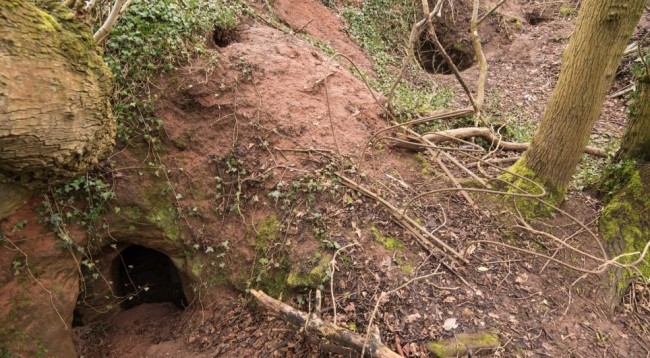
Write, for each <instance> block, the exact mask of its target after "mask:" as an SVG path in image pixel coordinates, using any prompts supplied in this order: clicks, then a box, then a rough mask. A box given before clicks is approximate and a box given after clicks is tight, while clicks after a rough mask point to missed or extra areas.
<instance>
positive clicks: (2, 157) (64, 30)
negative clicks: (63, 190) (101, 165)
mask: <svg viewBox="0 0 650 358" xmlns="http://www.w3.org/2000/svg"><path fill="white" fill-rule="evenodd" d="M89 30H90V29H88V28H87V27H86V26H84V25H83V24H80V23H79V22H78V21H76V19H75V18H74V14H73V13H72V12H70V11H69V10H68V9H65V8H63V7H58V8H56V9H54V10H53V11H52V13H51V14H48V13H46V12H44V11H42V10H40V9H39V8H37V7H35V6H34V5H33V4H31V2H29V1H18V0H10V1H2V2H0V33H2V38H3V41H0V184H2V190H3V191H5V192H6V191H7V190H9V191H10V190H12V189H11V188H12V187H13V188H15V189H16V192H25V189H26V188H27V189H35V188H40V187H44V186H47V185H50V184H54V183H57V182H61V181H63V180H66V179H68V178H72V177H76V176H78V175H79V174H81V173H83V172H86V171H88V170H89V169H91V168H92V167H94V166H95V165H97V163H98V162H99V161H100V160H102V159H103V158H105V157H106V156H107V155H108V154H109V153H110V151H111V150H112V147H113V145H114V136H115V122H114V120H113V117H112V113H111V106H110V102H109V99H110V97H109V96H110V94H111V86H112V76H111V73H110V71H109V69H108V67H107V66H106V64H105V63H104V61H103V59H102V57H101V55H100V50H99V49H98V47H97V46H96V44H95V42H94V40H93V38H92V34H90V32H89ZM19 197H20V195H19ZM23 199H24V198H23ZM0 202H2V203H1V204H0V218H2V217H3V216H6V215H7V212H6V211H5V212H4V213H3V206H4V205H7V204H12V205H15V204H16V203H15V202H14V203H7V202H6V201H5V200H0ZM12 205H8V206H9V207H11V206H12ZM9 211H10V210H9Z"/></svg>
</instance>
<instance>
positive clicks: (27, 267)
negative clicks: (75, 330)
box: [5, 239, 68, 330]
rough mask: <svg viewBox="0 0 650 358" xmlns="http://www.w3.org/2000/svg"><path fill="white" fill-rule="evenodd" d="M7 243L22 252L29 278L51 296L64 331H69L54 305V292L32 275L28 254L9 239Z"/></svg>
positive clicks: (51, 302)
mask: <svg viewBox="0 0 650 358" xmlns="http://www.w3.org/2000/svg"><path fill="white" fill-rule="evenodd" d="M5 241H6V242H8V243H10V244H11V246H13V247H14V249H15V250H16V251H18V252H20V253H21V254H22V255H23V256H24V257H25V270H27V273H28V274H29V276H30V277H31V278H32V279H33V280H34V281H35V282H36V283H37V284H38V285H39V286H41V289H43V291H45V292H47V294H48V295H49V296H50V304H51V305H52V308H54V312H56V315H57V316H59V319H60V320H61V323H63V327H64V329H65V330H67V329H68V324H67V323H65V319H63V316H61V313H60V312H59V309H58V308H56V304H54V294H53V293H52V291H50V290H48V289H47V288H46V287H45V285H43V283H42V282H41V281H39V280H38V279H36V276H34V273H32V270H31V269H30V268H29V262H28V261H27V260H28V257H27V254H26V253H25V251H23V250H21V249H20V247H18V245H16V244H15V243H14V242H13V241H11V240H9V239H7V240H5Z"/></svg>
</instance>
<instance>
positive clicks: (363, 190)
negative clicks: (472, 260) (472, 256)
mask: <svg viewBox="0 0 650 358" xmlns="http://www.w3.org/2000/svg"><path fill="white" fill-rule="evenodd" d="M335 174H336V176H338V177H339V178H340V179H341V181H342V183H343V184H345V185H347V186H348V187H350V188H352V189H355V190H357V191H359V192H361V193H363V194H364V195H366V196H368V197H371V198H373V199H375V200H377V201H378V202H380V203H381V204H383V205H384V206H385V207H386V208H388V209H389V210H390V212H391V213H392V214H393V216H394V217H395V218H396V219H397V220H399V221H405V222H406V223H408V224H409V225H410V226H411V227H415V228H418V230H420V231H419V232H416V231H414V232H413V233H414V234H416V233H417V234H416V237H419V238H421V239H423V240H424V241H423V242H425V243H426V244H425V245H423V246H425V248H427V249H429V250H431V249H432V247H433V244H431V242H429V240H427V239H426V238H424V235H426V236H428V237H429V238H430V239H432V240H433V241H435V242H436V243H437V244H438V245H440V246H441V247H443V248H444V249H445V250H447V252H449V253H451V254H452V255H453V258H455V259H457V260H460V261H462V262H463V263H466V264H467V263H469V261H467V260H466V259H465V258H464V257H463V256H462V255H460V254H459V253H458V252H457V251H456V250H454V249H453V248H452V247H450V246H449V245H447V244H446V243H445V242H444V241H442V240H440V239H439V238H437V237H436V236H434V235H433V234H431V233H430V232H429V231H428V230H427V229H425V228H424V227H422V225H420V224H418V223H417V222H416V221H415V220H413V219H411V218H410V217H409V216H407V215H405V214H402V213H401V211H400V210H399V209H397V208H396V207H395V206H393V204H391V203H389V202H388V201H386V200H384V199H382V198H380V197H379V196H378V195H376V194H375V193H373V192H372V191H370V189H367V188H366V187H364V186H362V185H361V184H357V183H355V182H354V181H353V180H351V179H349V178H347V177H346V176H344V175H342V174H340V173H335ZM418 234H419V235H418Z"/></svg>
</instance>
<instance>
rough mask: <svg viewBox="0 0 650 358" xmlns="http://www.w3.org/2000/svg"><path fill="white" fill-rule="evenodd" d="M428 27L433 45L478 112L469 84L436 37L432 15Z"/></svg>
mask: <svg viewBox="0 0 650 358" xmlns="http://www.w3.org/2000/svg"><path fill="white" fill-rule="evenodd" d="M428 25H429V37H431V40H433V44H434V45H435V47H436V50H438V52H440V54H441V55H442V57H443V58H444V59H445V62H446V63H447V65H448V66H449V68H451V71H452V72H453V73H454V76H456V79H457V80H458V82H459V83H460V85H461V87H463V90H464V91H465V94H467V98H468V99H469V102H470V103H471V104H472V108H474V112H478V111H479V107H478V106H477V104H476V101H475V100H474V96H472V92H471V91H470V90H469V87H467V84H466V83H465V81H464V80H463V77H462V76H461V75H460V72H459V71H458V68H456V65H455V64H454V62H453V61H452V60H451V58H450V57H449V55H448V54H447V51H445V48H444V47H442V44H440V40H438V36H437V35H436V30H435V29H434V27H433V16H432V15H431V14H430V15H429V19H428Z"/></svg>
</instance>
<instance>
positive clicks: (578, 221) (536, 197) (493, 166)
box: [407, 154, 607, 257]
mask: <svg viewBox="0 0 650 358" xmlns="http://www.w3.org/2000/svg"><path fill="white" fill-rule="evenodd" d="M466 155H468V156H469V157H472V158H474V159H478V161H479V162H481V163H484V164H487V165H488V166H490V167H492V168H495V169H497V170H499V171H501V172H503V173H508V174H511V175H514V176H516V177H518V178H520V179H522V180H525V181H527V182H529V183H531V184H533V185H534V186H536V187H537V188H538V189H540V190H542V192H543V193H544V194H539V195H534V196H531V197H532V198H534V199H536V200H537V201H538V202H539V203H540V204H542V205H546V206H547V207H549V208H551V209H553V210H555V211H557V212H559V213H560V214H562V215H564V216H566V217H568V218H569V219H571V220H572V221H573V222H575V223H576V224H578V226H580V227H581V228H582V229H583V230H585V231H587V232H588V233H589V235H590V236H591V237H592V238H593V239H594V241H596V244H598V247H599V248H600V252H601V253H602V255H603V257H607V252H606V251H605V248H604V247H603V244H602V242H600V239H599V238H598V235H596V234H595V233H594V232H593V231H592V230H591V229H590V228H588V227H587V226H586V225H585V224H584V223H583V222H582V221H580V220H578V219H577V218H576V217H574V216H573V215H571V214H569V213H568V212H566V211H564V210H562V209H560V208H558V207H557V206H555V205H552V204H550V203H548V202H546V201H544V200H542V199H541V198H542V197H544V196H546V190H545V189H544V188H543V187H542V186H541V185H539V184H538V183H536V182H534V181H532V180H530V179H528V178H526V177H524V176H521V175H519V174H517V173H513V172H511V171H509V170H507V169H503V168H500V167H499V166H497V165H494V164H492V163H490V162H487V161H485V160H482V159H480V158H475V157H473V156H471V155H470V154H466ZM496 180H499V181H501V182H503V183H504V184H506V185H508V186H510V187H512V188H515V189H517V190H520V191H522V189H521V188H518V187H516V186H514V185H513V184H512V183H510V182H507V181H503V180H500V179H498V178H497V179H496ZM501 194H505V195H510V196H518V195H517V194H516V193H508V192H501ZM407 207H408V206H407Z"/></svg>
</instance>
